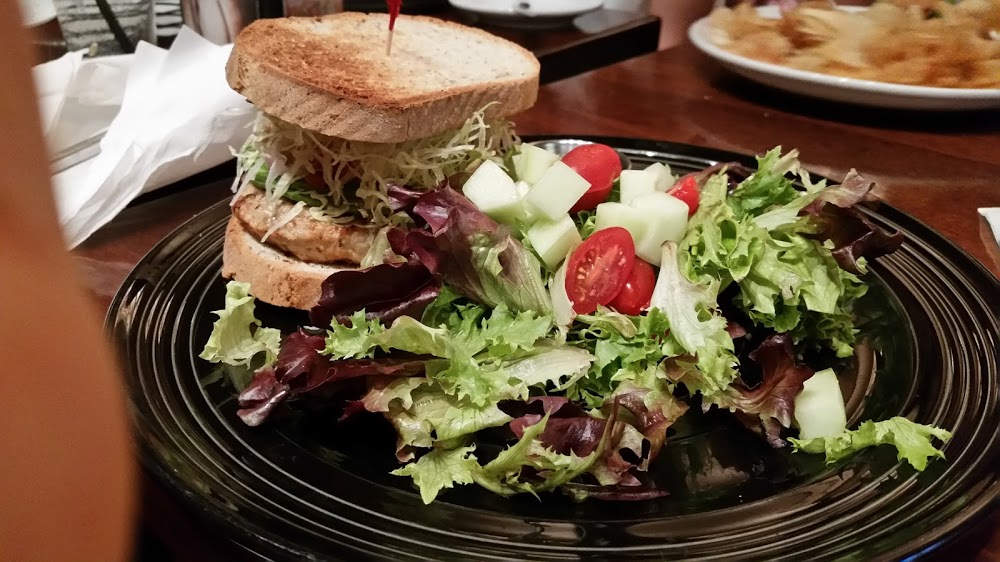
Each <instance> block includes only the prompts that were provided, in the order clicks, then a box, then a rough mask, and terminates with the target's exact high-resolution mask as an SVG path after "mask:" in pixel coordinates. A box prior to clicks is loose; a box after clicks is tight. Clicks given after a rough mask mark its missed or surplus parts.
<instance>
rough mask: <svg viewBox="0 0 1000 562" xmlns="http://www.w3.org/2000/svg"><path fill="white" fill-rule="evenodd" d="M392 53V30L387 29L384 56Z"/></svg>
mask: <svg viewBox="0 0 1000 562" xmlns="http://www.w3.org/2000/svg"><path fill="white" fill-rule="evenodd" d="M390 55H392V30H391V29H390V30H389V40H388V41H387V42H386V44H385V56H387V57H388V56H390Z"/></svg>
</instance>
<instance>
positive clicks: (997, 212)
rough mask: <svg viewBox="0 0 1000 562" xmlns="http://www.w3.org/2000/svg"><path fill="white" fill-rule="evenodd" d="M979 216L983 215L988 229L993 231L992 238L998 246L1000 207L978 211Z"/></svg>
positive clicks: (999, 239)
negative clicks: (988, 226)
mask: <svg viewBox="0 0 1000 562" xmlns="http://www.w3.org/2000/svg"><path fill="white" fill-rule="evenodd" d="M979 214H980V215H983V218H985V219H986V222H988V223H989V225H990V228H992V229H993V237H994V238H996V240H997V244H1000V207H987V208H985V209H979Z"/></svg>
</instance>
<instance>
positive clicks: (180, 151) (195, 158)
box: [42, 28, 256, 248]
mask: <svg viewBox="0 0 1000 562" xmlns="http://www.w3.org/2000/svg"><path fill="white" fill-rule="evenodd" d="M231 48H232V46H231V45H221V46H220V45H216V44H214V43H211V42H210V41H208V40H206V39H204V38H203V37H201V36H199V35H198V34H197V33H195V32H194V31H191V30H190V29H188V28H183V29H182V30H181V32H180V33H179V34H178V35H177V38H176V39H175V41H174V43H173V45H172V46H171V48H170V50H169V51H167V50H164V49H161V48H159V47H156V46H154V45H151V44H149V43H140V44H139V46H138V47H137V48H136V52H135V54H134V55H132V60H131V64H130V65H129V67H130V69H129V71H128V73H127V78H126V79H125V80H124V84H123V86H124V89H123V94H122V96H121V109H120V111H118V113H117V115H116V116H115V118H114V120H113V121H112V122H111V123H110V125H109V126H108V129H107V133H106V134H105V135H104V138H103V139H102V140H101V143H100V154H99V155H97V156H96V157H94V158H93V159H91V160H88V161H85V162H83V163H81V164H78V165H76V166H73V167H72V168H69V169H67V170H65V171H63V172H60V173H58V174H56V175H55V176H54V178H53V180H54V184H55V198H56V203H57V206H58V208H59V219H60V222H61V223H62V227H63V233H64V235H65V238H66V242H67V244H68V245H69V247H70V248H73V247H75V246H77V245H79V244H80V243H81V242H83V241H84V240H86V239H87V237H89V236H90V235H91V234H93V233H94V231H96V230H97V229H98V228H100V227H101V226H103V225H105V224H107V223H108V222H109V221H110V220H111V219H113V218H114V217H115V216H116V215H117V214H118V213H119V212H121V210H122V209H124V208H125V206H126V205H128V203H129V202H130V201H132V200H133V199H134V198H136V197H137V196H139V195H141V194H142V193H147V192H149V191H153V190H155V189H158V188H160V187H163V186H165V185H168V184H170V183H173V182H175V181H178V180H180V179H183V178H185V177H188V176H191V175H194V174H196V173H198V172H201V171H204V170H207V169H209V168H211V167H213V166H217V165H219V164H221V163H223V162H225V161H227V160H229V159H230V158H232V154H231V151H230V147H231V146H236V147H238V146H240V145H242V144H243V141H244V140H245V139H246V137H247V135H248V134H249V132H250V125H251V124H252V122H253V119H254V116H255V114H256V110H255V109H254V108H253V106H252V105H250V104H249V103H248V102H247V101H246V100H245V99H244V98H243V96H241V95H239V94H237V93H236V92H234V91H233V90H232V89H231V88H230V87H229V85H228V84H227V83H226V76H225V65H226V60H227V59H228V58H229V52H230V50H231ZM77 66H78V67H79V65H77ZM46 111H49V110H46V109H45V107H44V103H43V107H42V114H43V118H44V116H45V115H46ZM56 126H57V125H56Z"/></svg>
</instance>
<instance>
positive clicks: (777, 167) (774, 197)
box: [729, 146, 802, 219]
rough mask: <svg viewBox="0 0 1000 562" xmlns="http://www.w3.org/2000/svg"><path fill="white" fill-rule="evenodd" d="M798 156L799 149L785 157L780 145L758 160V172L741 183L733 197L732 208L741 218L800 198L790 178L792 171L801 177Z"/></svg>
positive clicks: (730, 201) (731, 199)
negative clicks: (789, 174)
mask: <svg viewBox="0 0 1000 562" xmlns="http://www.w3.org/2000/svg"><path fill="white" fill-rule="evenodd" d="M798 156H799V151H798V150H791V151H789V152H788V153H787V154H785V155H782V154H781V147H780V146H779V147H777V148H774V149H772V150H770V151H769V152H768V153H767V154H765V155H763V156H758V157H757V171H756V172H755V173H754V174H753V175H751V176H750V177H748V178H747V179H745V180H743V181H742V182H740V184H739V186H737V187H736V189H734V190H733V193H732V195H731V196H730V197H729V206H730V208H732V210H733V213H734V215H735V216H736V218H737V219H742V218H744V217H747V216H756V215H759V214H761V213H763V212H764V210H765V209H768V208H769V207H773V206H776V205H777V206H783V205H787V204H789V203H791V202H793V201H795V200H797V199H799V197H800V194H799V191H798V190H797V189H795V185H794V184H793V183H792V180H791V179H789V178H788V176H787V174H788V173H789V172H793V173H795V174H796V175H797V174H798V172H799V171H800V170H801V169H802V168H801V166H800V165H799V161H798Z"/></svg>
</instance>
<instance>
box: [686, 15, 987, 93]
mask: <svg viewBox="0 0 1000 562" xmlns="http://www.w3.org/2000/svg"><path fill="white" fill-rule="evenodd" d="M758 9H759V10H760V12H761V15H763V16H764V17H777V9H776V8H774V7H771V6H768V7H765V8H758ZM711 31H712V28H711V24H710V23H709V21H708V18H707V17H706V18H702V19H700V20H698V21H696V22H695V23H694V24H693V25H692V26H691V27H690V29H688V37H689V38H690V39H691V42H692V43H694V45H695V47H697V48H698V49H700V50H701V51H702V52H703V53H705V54H706V55H708V56H710V57H712V58H713V59H715V60H716V61H718V62H719V64H721V65H722V66H723V67H725V68H727V69H729V70H731V71H732V72H734V73H736V74H739V75H740V76H743V77H744V78H748V79H750V80H753V81H755V82H759V83H761V84H765V85H767V86H771V87H772V88H777V89H779V90H785V91H787V92H792V93H796V94H802V95H806V96H812V97H816V98H821V99H826V100H831V101H837V102H846V103H854V104H858V105H867V106H872V107H884V108H891V109H917V110H947V111H957V110H970V109H990V108H1000V89H997V88H989V89H986V88H932V87H929V86H908V85H904V84H891V83H888V82H875V81H872V80H858V79H855V78H844V77H840V76H834V75H831V74H823V73H820V72H810V71H806V70H796V69H794V68H789V67H787V66H782V65H779V64H773V63H768V62H762V61H758V60H754V59H750V58H747V57H744V56H740V55H737V54H734V53H731V52H729V51H727V50H725V49H723V48H722V47H719V46H717V45H715V44H714V43H713V42H712V41H711V39H710V37H711Z"/></svg>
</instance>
